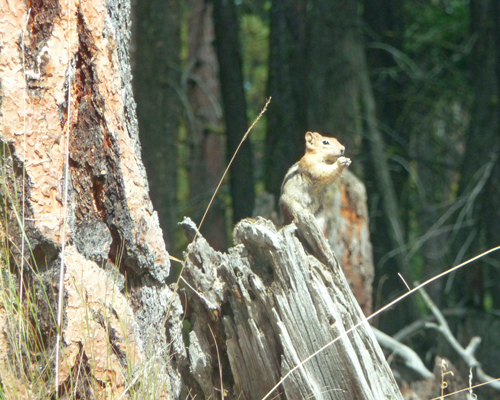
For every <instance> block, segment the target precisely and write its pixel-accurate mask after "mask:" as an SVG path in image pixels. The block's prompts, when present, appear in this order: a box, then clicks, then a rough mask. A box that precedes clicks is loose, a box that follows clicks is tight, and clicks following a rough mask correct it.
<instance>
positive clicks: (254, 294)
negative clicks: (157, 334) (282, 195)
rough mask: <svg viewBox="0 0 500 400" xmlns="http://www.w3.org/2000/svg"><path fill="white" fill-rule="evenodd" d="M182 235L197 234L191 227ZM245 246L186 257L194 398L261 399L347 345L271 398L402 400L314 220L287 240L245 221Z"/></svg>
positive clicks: (201, 249) (287, 232)
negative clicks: (221, 395)
mask: <svg viewBox="0 0 500 400" xmlns="http://www.w3.org/2000/svg"><path fill="white" fill-rule="evenodd" d="M182 226H183V228H184V230H185V231H186V232H187V234H188V236H190V237H194V236H195V235H196V227H195V226H194V224H193V223H192V222H191V221H187V220H186V221H184V222H183V224H182ZM235 238H236V241H237V242H238V243H240V244H239V245H237V246H236V247H234V248H232V249H230V250H229V253H228V254H222V253H217V252H215V251H214V250H213V249H211V248H210V246H209V245H208V244H207V242H206V241H205V239H203V238H202V237H198V238H197V239H196V241H195V242H194V243H193V244H192V245H190V246H189V248H188V252H187V253H186V259H187V265H186V272H185V277H186V280H187V281H189V283H190V284H191V285H192V286H193V287H195V288H196V290H197V291H198V294H195V293H194V292H193V291H191V290H190V291H187V292H186V293H187V295H188V304H187V308H188V309H189V310H190V313H189V315H190V317H189V321H190V323H191V332H190V334H189V361H190V363H191V366H190V370H189V371H188V370H185V371H184V372H183V377H184V379H185V382H186V384H187V386H188V388H189V389H190V391H191V395H192V396H195V395H196V396H198V397H202V398H203V397H204V398H209V397H212V398H215V397H216V396H217V394H218V391H219V390H224V393H225V398H227V399H238V398H241V399H247V400H250V399H255V400H261V399H262V398H264V396H266V395H267V394H268V392H269V391H270V390H271V389H272V388H273V387H274V386H275V385H276V384H277V383H278V381H279V380H280V378H281V377H284V376H285V375H286V374H287V373H288V372H290V371H291V370H292V369H293V368H294V367H295V366H296V365H297V364H298V363H299V361H301V360H305V359H306V358H307V357H308V356H310V355H312V354H313V353H314V352H316V351H318V350H319V349H320V348H322V347H323V346H325V345H327V344H328V343H330V342H331V341H333V340H334V339H336V338H339V339H338V340H337V341H336V342H335V343H333V344H332V345H330V346H328V347H327V348H326V349H325V350H324V351H322V352H320V353H318V354H317V355H316V356H315V357H312V358H311V359H310V360H309V361H307V362H305V363H304V364H303V365H302V366H301V367H300V368H297V369H296V370H294V371H293V372H291V373H290V375H289V376H288V377H287V378H286V379H285V380H284V382H283V383H282V384H281V385H280V386H279V387H278V388H277V389H276V390H275V391H273V392H272V393H270V394H269V396H268V398H275V397H277V396H279V397H280V398H282V399H304V398H308V397H315V398H321V399H343V400H346V399H353V400H354V399H377V400H379V399H382V398H393V399H402V397H401V394H400V392H399V389H398V387H397V385H396V382H395V380H394V378H393V376H392V372H391V371H390V369H389V366H388V365H387V363H386V361H385V359H384V357H383V354H382V352H381V350H380V348H379V346H378V343H377V342H376V340H375V338H374V336H373V333H372V331H371V329H370V327H369V325H368V323H367V322H366V321H365V320H364V316H363V313H362V311H361V309H360V308H359V306H358V304H357V303H356V301H355V299H354V297H353V295H352V293H351V291H350V290H349V288H348V284H347V282H346V279H345V278H344V275H343V273H342V271H341V269H340V267H339V265H338V263H337V261H336V258H335V256H334V255H333V253H332V252H331V251H330V250H329V245H328V243H327V241H326V239H325V237H324V235H323V233H322V232H321V231H320V229H319V228H318V226H317V224H316V221H315V219H314V217H313V216H311V215H305V216H299V221H298V226H296V225H295V224H292V225H288V226H286V227H284V228H283V229H281V230H280V231H277V230H276V228H275V227H274V225H273V224H272V223H271V222H269V221H267V220H264V219H262V218H258V219H257V221H256V222H249V221H248V220H243V221H242V222H241V223H240V224H238V225H237V227H236V228H235ZM306 249H309V251H306ZM363 321H364V322H363ZM355 325H359V326H357V328H356V329H354V330H352V331H351V332H349V333H347V334H345V335H343V334H344V333H345V332H346V331H347V330H350V329H351V328H353V327H354V326H355ZM219 371H222V377H221V376H220V372H219ZM221 384H222V385H223V388H221Z"/></svg>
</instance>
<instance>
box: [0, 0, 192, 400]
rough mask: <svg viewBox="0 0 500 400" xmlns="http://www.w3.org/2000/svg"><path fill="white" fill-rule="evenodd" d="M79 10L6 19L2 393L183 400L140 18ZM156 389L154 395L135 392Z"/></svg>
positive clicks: (38, 5) (48, 9)
mask: <svg viewBox="0 0 500 400" xmlns="http://www.w3.org/2000/svg"><path fill="white" fill-rule="evenodd" d="M70 5H71V8H70V9H69V10H68V9H67V8H66V7H67V3H65V2H60V3H59V2H56V1H47V2H43V3H42V2H28V4H26V2H24V1H9V2H8V4H6V3H5V2H3V3H2V6H1V7H0V37H2V52H1V53H0V70H1V72H0V77H1V79H2V81H1V87H2V102H1V117H0V118H1V120H0V121H1V126H2V131H1V140H2V144H3V168H2V172H3V178H4V179H2V191H3V193H2V199H3V200H2V208H3V210H2V211H3V212H4V215H5V218H2V222H1V224H2V241H3V242H4V249H5V250H6V252H8V253H7V255H6V256H5V257H3V258H2V263H4V264H5V265H7V266H8V268H2V296H1V299H2V311H1V312H0V321H1V323H0V326H1V327H2V332H1V335H0V340H1V341H2V344H1V345H0V347H1V348H2V351H4V353H3V356H2V358H1V361H0V373H1V376H2V385H3V386H2V389H3V390H7V391H8V390H14V389H12V388H14V387H16V385H17V384H18V383H19V385H20V386H19V387H22V388H21V389H22V392H19V390H21V389H19V388H18V389H17V390H18V391H17V393H18V395H20V396H21V397H22V398H23V397H24V398H33V396H32V395H31V394H30V391H31V390H33V391H35V392H38V393H39V396H41V397H43V396H44V395H46V396H47V397H51V396H54V391H55V390H58V391H59V395H60V396H62V395H64V394H66V395H68V396H70V395H72V396H73V395H74V396H77V397H81V398H90V396H91V395H92V396H94V397H95V398H104V397H105V396H107V394H106V393H109V391H110V390H113V392H114V394H115V395H116V396H117V397H119V396H120V395H121V394H124V393H125V392H126V390H127V391H128V393H130V391H134V392H136V393H137V392H140V391H141V390H144V391H148V390H149V391H152V392H154V393H156V394H157V395H158V398H159V397H160V395H162V393H163V394H165V393H168V394H169V395H171V396H173V397H175V396H177V395H178V393H179V391H180V378H179V375H178V373H177V372H176V369H175V362H176V361H177V360H178V359H179V357H180V358H182V357H183V354H184V345H183V342H182V338H181V335H180V322H179V314H180V303H179V299H178V297H177V296H176V295H175V294H174V293H172V291H171V290H170V289H169V288H168V286H166V285H165V281H166V278H167V277H168V274H169V270H170V262H169V258H168V253H167V252H166V249H165V243H164V241H163V237H162V232H161V230H160V227H159V222H158V216H157V214H156V212H155V211H154V210H153V207H152V204H151V201H150V199H149V195H148V185H147V180H146V174H145V170H144V167H143V165H142V161H141V156H140V146H139V140H138V128H137V120H136V114H135V103H134V100H133V97H132V87H131V74H130V64H129V56H128V45H129V40H130V20H129V14H130V4H129V2H123V1H115V0H107V1H104V0H102V1H101V0H94V1H83V0H82V1H79V2H70ZM68 100H69V101H68ZM68 140H69V145H68ZM67 149H68V152H67ZM66 185H67V187H66ZM23 232H25V235H23ZM24 239H25V240H24ZM62 250H64V252H62ZM2 253H4V252H2ZM61 259H62V260H64V281H63V282H64V286H63V287H60V286H59V284H58V281H59V271H60V267H61V263H62V261H61ZM16 280H17V281H16ZM9 282H11V283H12V284H9ZM16 282H18V283H16ZM13 285H14V286H13ZM19 287H20V288H21V290H20V291H18V289H19ZM60 290H63V291H64V292H63V297H64V303H63V310H62V311H63V312H62V324H61V329H62V342H61V352H60V355H61V357H60V360H59V371H58V373H57V374H56V376H58V381H57V382H55V379H54V368H55V357H54V354H56V352H55V346H56V339H55V338H56V337H57V326H56V325H57V323H56V318H55V316H56V315H57V307H58V306H57V298H58V294H59V291H60ZM16 299H17V300H16ZM9 301H10V302H9ZM13 302H18V304H19V307H17V306H16V307H12V304H13ZM9 307H10V308H9ZM23 313H24V315H26V317H25V319H23ZM34 346H35V347H34ZM5 349H7V350H5ZM5 351H6V352H5ZM19 360H24V363H25V364H24V367H25V368H23V365H18V364H16V361H17V362H19ZM12 363H14V365H15V367H14V368H12V365H13V364H12ZM9 368H10V369H9ZM33 371H39V372H35V373H32V372H33ZM144 377H147V378H148V380H147V382H148V386H145V385H144V384H143V385H142V386H141V385H139V386H137V385H136V386H132V384H134V383H135V382H145V381H144ZM9 388H10V389H9ZM126 388H127V389H126ZM9 393H10V394H12V395H13V393H11V392H8V393H7V397H9Z"/></svg>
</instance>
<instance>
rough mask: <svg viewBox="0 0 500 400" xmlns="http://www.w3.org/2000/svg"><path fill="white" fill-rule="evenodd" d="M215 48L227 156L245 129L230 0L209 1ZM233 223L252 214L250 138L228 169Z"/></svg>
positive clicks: (235, 20) (236, 27)
mask: <svg viewBox="0 0 500 400" xmlns="http://www.w3.org/2000/svg"><path fill="white" fill-rule="evenodd" d="M212 4H213V18H214V27H215V47H216V49H217V59H218V61H219V77H220V87H221V93H222V104H223V109H224V119H225V122H226V138H227V147H226V152H227V159H228V160H230V159H231V157H232V156H233V154H234V153H235V152H236V148H237V147H238V145H239V144H240V141H241V139H242V138H243V135H244V134H245V132H246V130H247V128H248V120H247V114H246V100H245V93H244V91H243V70H242V61H241V53H240V41H239V23H238V15H237V13H236V6H235V3H234V1H227V0H212ZM229 177H230V187H231V198H232V206H233V207H232V209H233V222H235V223H236V222H238V221H240V220H241V219H242V218H245V217H249V216H251V215H252V212H253V208H254V203H255V190H254V178H253V158H252V148H251V145H250V141H249V140H246V141H245V142H244V143H243V145H242V146H241V148H240V150H239V152H238V155H237V156H236V159H235V160H234V162H233V165H232V167H231V170H230V172H229Z"/></svg>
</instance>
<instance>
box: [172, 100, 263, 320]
mask: <svg viewBox="0 0 500 400" xmlns="http://www.w3.org/2000/svg"><path fill="white" fill-rule="evenodd" d="M270 102H271V97H269V98H268V99H267V101H266V104H265V105H264V107H263V108H262V111H261V112H260V113H259V115H258V116H257V118H255V120H254V121H253V123H252V125H250V127H249V128H248V129H247V131H246V132H245V134H244V135H243V138H242V139H241V141H240V144H239V145H238V147H237V148H236V151H235V152H234V154H233V156H232V157H231V160H230V161H229V164H228V165H227V167H226V170H225V171H224V174H223V175H222V178H220V181H219V184H218V185H217V187H216V188H215V191H214V194H213V195H212V198H211V199H210V202H209V203H208V206H207V208H206V210H205V213H204V214H203V218H202V219H201V222H200V224H199V225H198V230H197V232H196V235H195V236H194V238H193V240H192V241H191V243H194V241H195V240H196V238H197V237H198V235H199V234H200V229H201V227H202V225H203V222H204V221H205V218H206V216H207V214H208V210H210V207H211V206H212V203H213V201H214V199H215V196H216V195H217V192H218V191H219V189H220V187H221V185H222V182H224V179H225V178H226V175H227V173H228V172H229V168H231V165H232V163H233V161H234V159H235V158H236V155H237V154H238V151H239V150H240V147H241V145H242V144H243V142H244V141H245V140H246V139H247V137H248V135H249V134H250V132H251V131H252V129H253V127H254V126H255V124H256V123H257V122H259V120H260V119H261V118H262V116H263V115H264V113H265V112H266V111H267V106H268V105H269V103H270ZM190 252H191V250H189V251H188V254H187V255H186V260H187V258H188V256H189V254H190ZM171 259H172V257H171ZM186 260H184V261H183V262H182V268H181V272H180V273H179V278H178V279H177V281H176V282H175V286H174V290H173V293H172V300H171V301H170V304H169V306H168V309H167V314H166V317H165V322H166V320H167V318H168V316H169V314H170V307H171V306H172V303H173V301H174V296H175V293H176V292H177V289H178V287H179V282H180V280H181V279H182V273H183V272H184V268H185V267H186ZM175 261H177V259H176V260H175Z"/></svg>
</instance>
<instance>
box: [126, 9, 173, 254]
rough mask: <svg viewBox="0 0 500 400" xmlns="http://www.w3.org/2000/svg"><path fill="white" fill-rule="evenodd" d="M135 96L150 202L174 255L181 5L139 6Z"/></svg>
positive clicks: (135, 33) (136, 38) (135, 51)
mask: <svg viewBox="0 0 500 400" xmlns="http://www.w3.org/2000/svg"><path fill="white" fill-rule="evenodd" d="M133 12H134V18H133V21H134V25H135V26H134V64H133V74H134V80H133V84H134V93H135V96H136V100H137V118H138V120H139V130H140V137H141V145H142V156H143V160H144V166H145V167H146V171H147V173H148V180H149V188H150V193H151V200H152V201H153V205H154V207H155V209H156V210H157V211H158V216H159V218H160V225H161V227H162V229H163V232H164V237H165V241H166V244H167V248H168V249H169V251H171V252H172V251H173V250H174V245H175V231H176V229H177V222H178V216H177V147H178V132H179V120H180V117H181V113H182V108H181V104H182V103H181V99H180V90H181V87H180V78H181V65H180V9H179V0H169V1H163V0H152V1H140V0H137V1H135V5H134V8H133Z"/></svg>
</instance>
